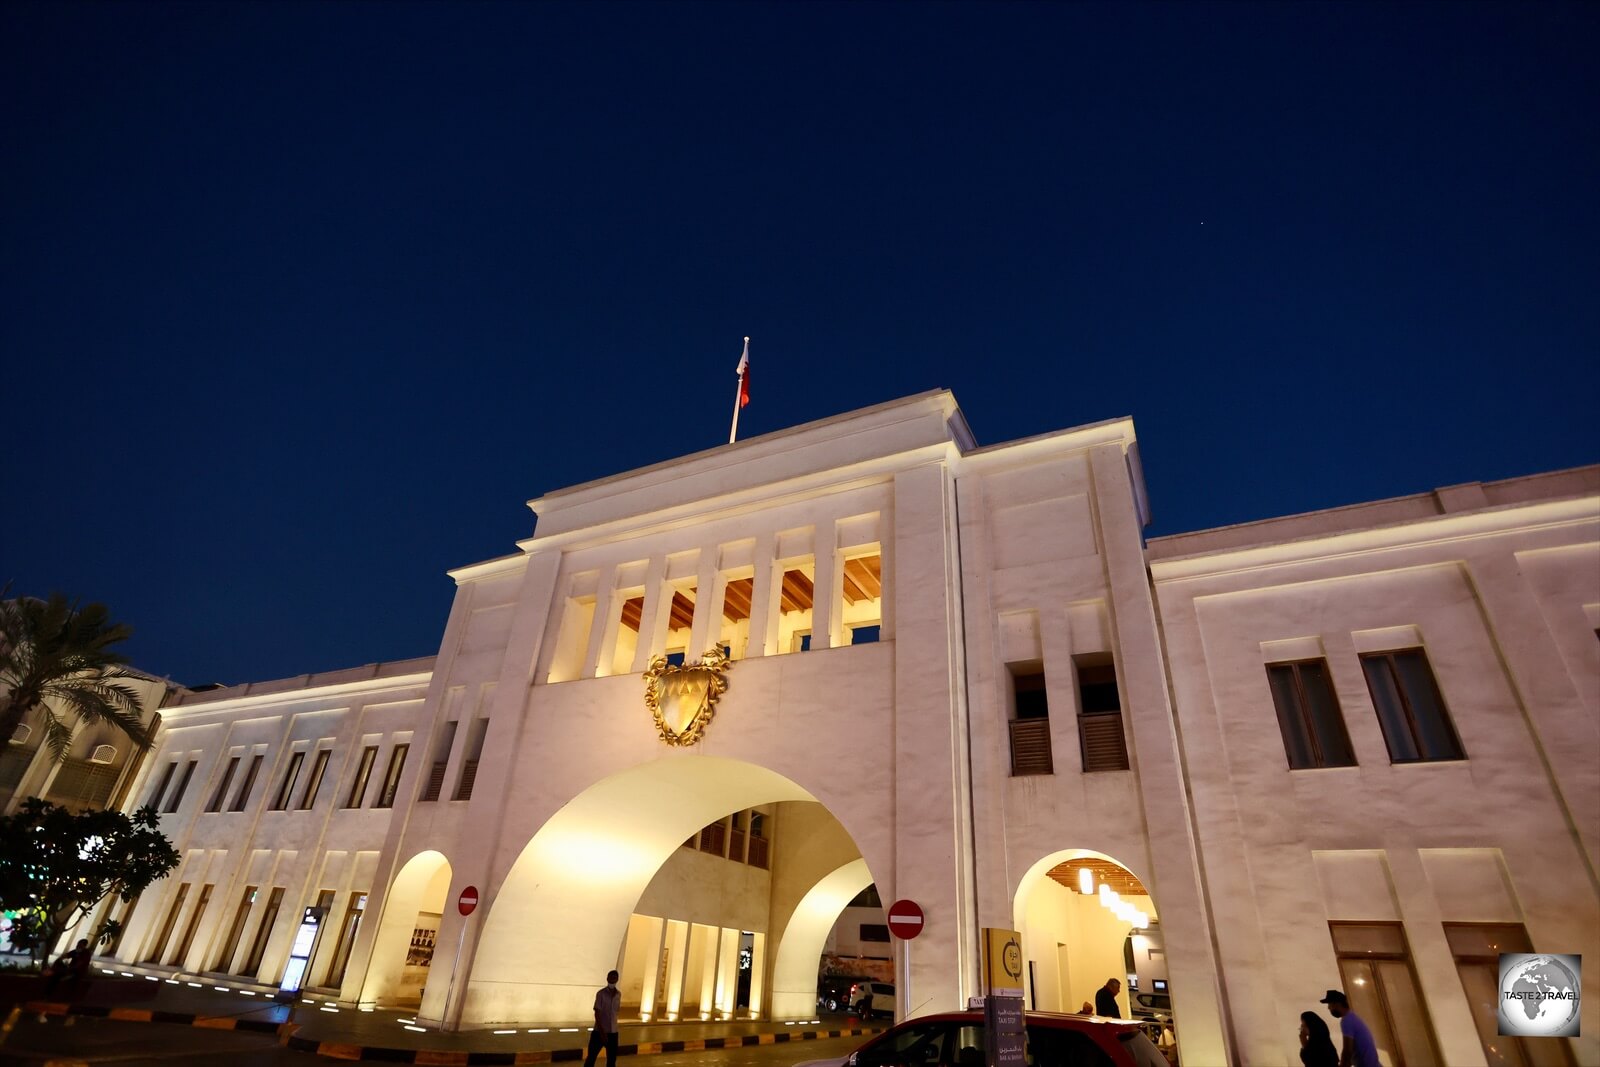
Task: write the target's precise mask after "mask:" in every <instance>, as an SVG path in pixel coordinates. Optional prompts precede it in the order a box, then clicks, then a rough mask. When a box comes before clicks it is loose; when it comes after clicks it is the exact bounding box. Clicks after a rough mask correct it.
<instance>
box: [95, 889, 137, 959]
mask: <svg viewBox="0 0 1600 1067" xmlns="http://www.w3.org/2000/svg"><path fill="white" fill-rule="evenodd" d="M106 899H107V900H111V899H112V898H111V897H106ZM138 906H139V898H138V897H134V898H133V899H132V900H130V901H128V902H127V903H125V904H124V905H122V914H121V915H119V916H118V917H117V920H116V922H117V925H116V933H114V934H112V935H111V942H110V944H108V945H106V947H105V951H104V952H102V953H101V955H104V956H115V955H116V954H117V950H118V949H120V948H122V936H123V935H124V934H126V933H127V932H128V923H129V921H130V920H132V918H133V909H134V908H137V907H138Z"/></svg>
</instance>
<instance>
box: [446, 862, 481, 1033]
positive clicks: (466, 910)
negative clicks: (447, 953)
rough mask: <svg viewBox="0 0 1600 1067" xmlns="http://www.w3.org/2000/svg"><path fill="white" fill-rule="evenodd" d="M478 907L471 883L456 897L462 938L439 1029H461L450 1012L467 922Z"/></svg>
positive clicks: (457, 950) (449, 1030)
mask: <svg viewBox="0 0 1600 1067" xmlns="http://www.w3.org/2000/svg"><path fill="white" fill-rule="evenodd" d="M477 907H478V887H477V886H475V885H469V886H467V887H466V888H465V889H463V890H462V891H461V895H460V896H459V897H457V898H456V910H457V911H459V912H460V913H461V938H460V940H458V941H457V942H456V958H455V962H453V963H452V964H450V984H449V985H448V986H446V987H445V990H444V1013H443V1016H444V1017H443V1018H442V1019H440V1021H439V1022H440V1025H439V1029H441V1030H443V1031H445V1032H446V1033H455V1032H456V1031H457V1030H458V1029H460V1027H458V1026H457V1025H456V1019H455V1017H454V1016H452V1015H451V1014H450V1002H451V1001H452V1000H454V999H455V993H456V972H457V971H459V970H460V969H461V950H462V949H463V948H465V947H466V944H467V924H468V923H469V922H471V921H472V919H471V916H472V913H473V911H474V910H476V908H477Z"/></svg>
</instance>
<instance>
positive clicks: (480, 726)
mask: <svg viewBox="0 0 1600 1067" xmlns="http://www.w3.org/2000/svg"><path fill="white" fill-rule="evenodd" d="M488 735H489V720H488V719H479V720H477V721H476V722H474V723H473V724H472V733H471V735H470V736H469V737H468V739H467V747H466V749H465V750H464V751H463V752H462V753H461V754H462V756H464V757H465V758H464V759H463V760H462V761H461V780H460V781H459V782H457V783H456V799H457V800H471V799H472V786H473V784H474V783H476V782H477V780H478V760H480V759H482V758H483V740H484V738H485V737H487V736H488Z"/></svg>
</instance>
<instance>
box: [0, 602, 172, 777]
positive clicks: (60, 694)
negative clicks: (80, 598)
mask: <svg viewBox="0 0 1600 1067" xmlns="http://www.w3.org/2000/svg"><path fill="white" fill-rule="evenodd" d="M0 593H3V591H0ZM132 633H133V630H132V629H131V628H130V627H128V626H126V625H124V624H122V623H117V622H112V621H111V615H110V612H109V611H108V610H107V609H106V606H105V605H104V604H89V605H87V606H85V607H83V608H79V607H77V606H76V605H74V604H71V603H68V601H67V598H66V597H64V596H62V595H61V594H60V593H52V594H51V595H50V599H49V600H39V599H36V598H34V597H17V598H15V599H12V600H0V744H4V743H5V741H8V740H10V738H11V736H12V734H14V733H15V732H16V729H17V724H18V723H20V722H21V721H22V718H23V716H25V715H27V714H28V713H29V712H30V711H33V710H34V709H35V708H38V709H39V710H40V711H41V712H42V713H43V716H44V722H43V727H44V739H45V743H46V744H48V745H49V746H50V751H51V753H52V754H53V755H54V757H55V758H56V759H57V760H60V759H62V758H63V757H64V756H65V755H66V752H67V746H68V744H70V743H71V741H72V726H71V725H69V722H68V721H67V720H66V719H63V717H62V716H63V714H67V715H69V716H70V717H71V719H73V720H75V721H76V722H78V723H82V724H85V725H95V724H98V723H102V722H107V723H110V724H111V725H113V726H115V727H116V728H117V729H119V730H121V731H122V732H123V733H124V734H126V735H127V736H128V738H129V740H131V741H132V742H133V743H134V744H135V745H137V746H138V747H139V748H141V749H144V748H149V747H150V736H149V732H148V731H147V730H146V729H145V725H144V722H143V721H142V719H141V713H142V712H143V710H144V708H143V702H142V701H141V700H140V697H139V694H138V692H137V691H136V690H134V689H133V688H131V687H130V686H127V685H123V684H122V683H121V682H120V681H119V679H123V678H132V677H135V676H134V675H133V674H132V673H131V672H129V671H127V670H125V669H124V668H125V667H126V665H127V662H128V661H127V660H126V659H124V658H123V657H122V656H121V655H119V654H118V653H116V652H114V651H112V649H111V648H110V646H111V645H114V644H116V643H117V642H118V641H124V640H127V638H128V636H129V635H130V634H132Z"/></svg>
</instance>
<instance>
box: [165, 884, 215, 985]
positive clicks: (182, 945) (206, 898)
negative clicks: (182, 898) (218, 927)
mask: <svg viewBox="0 0 1600 1067" xmlns="http://www.w3.org/2000/svg"><path fill="white" fill-rule="evenodd" d="M214 888H216V887H215V886H210V885H205V886H201V887H200V899H199V900H197V901H195V902H194V912H193V914H191V915H190V916H189V923H188V925H187V926H185V927H184V928H183V940H182V941H179V942H178V951H176V952H174V953H173V954H172V959H170V960H168V961H167V962H168V964H169V965H171V966H173V967H182V966H183V961H184V960H186V959H188V958H189V949H190V948H192V947H193V946H194V934H195V931H196V930H198V929H200V919H201V917H202V916H204V915H205V913H206V905H208V904H210V903H211V890H212V889H214Z"/></svg>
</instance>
